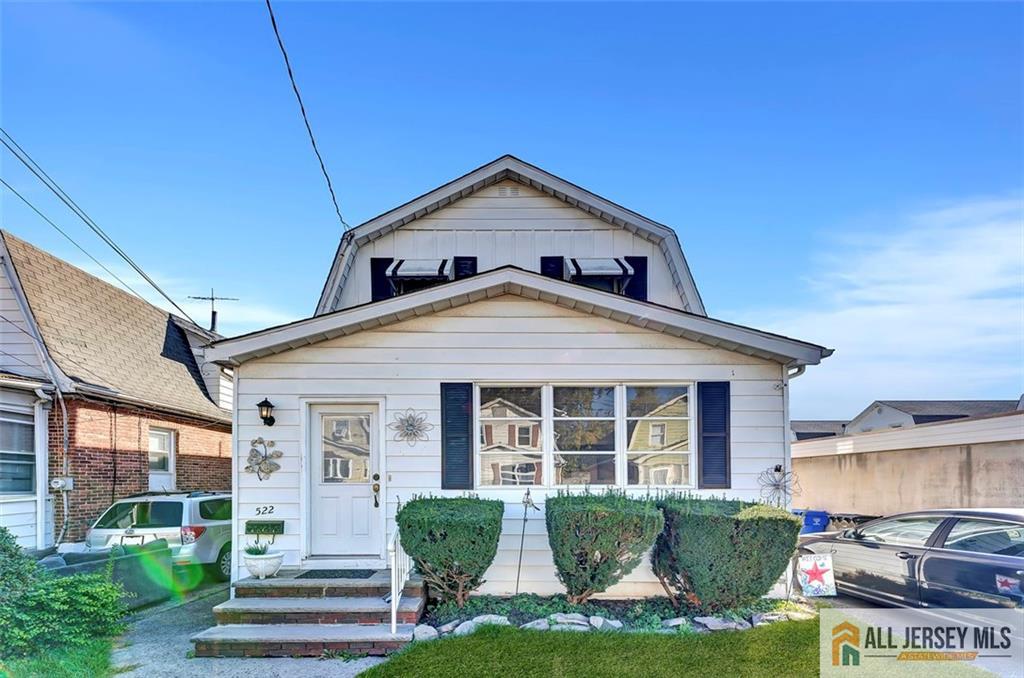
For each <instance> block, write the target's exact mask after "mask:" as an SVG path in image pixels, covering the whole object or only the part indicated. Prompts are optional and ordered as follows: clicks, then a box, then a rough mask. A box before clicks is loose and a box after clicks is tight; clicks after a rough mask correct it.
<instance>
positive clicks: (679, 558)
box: [651, 496, 800, 612]
mask: <svg viewBox="0 0 1024 678" xmlns="http://www.w3.org/2000/svg"><path fill="white" fill-rule="evenodd" d="M658 506H659V508H661V510H662V511H663V512H664V514H665V529H664V530H663V531H662V533H661V534H660V535H659V536H658V539H657V541H656V542H655V546H654V552H653V554H652V556H651V565H652V567H653V569H654V573H655V574H656V575H657V576H658V579H660V580H661V584H662V586H664V587H665V591H666V593H668V595H669V598H671V599H672V601H673V604H674V605H676V607H677V609H678V608H679V607H680V606H683V605H685V606H687V607H691V608H695V609H699V610H701V611H705V612H718V611H721V610H725V609H730V608H735V607H740V606H743V605H748V604H750V603H751V602H753V601H755V600H756V599H758V598H759V597H761V596H763V595H764V594H765V593H767V592H768V591H769V590H770V589H771V587H772V585H773V584H774V583H775V582H776V580H778V578H779V576H780V575H781V574H782V573H783V571H784V570H785V569H786V565H787V564H788V562H789V559H790V557H792V555H793V552H794V551H795V550H796V544H797V535H798V534H799V533H800V521H799V519H797V518H796V517H795V516H793V515H792V514H790V513H789V512H788V511H785V510H783V509H780V508H775V507H772V506H767V505H764V504H750V503H744V502H739V501H728V500H725V499H699V498H696V497H692V496H671V497H664V498H662V499H660V500H659V501H658Z"/></svg>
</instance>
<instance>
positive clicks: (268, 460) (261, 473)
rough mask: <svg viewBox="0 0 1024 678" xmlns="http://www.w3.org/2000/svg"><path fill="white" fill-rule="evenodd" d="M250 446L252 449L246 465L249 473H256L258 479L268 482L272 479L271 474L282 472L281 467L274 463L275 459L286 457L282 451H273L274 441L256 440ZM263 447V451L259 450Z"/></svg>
mask: <svg viewBox="0 0 1024 678" xmlns="http://www.w3.org/2000/svg"><path fill="white" fill-rule="evenodd" d="M250 444H251V445H252V449H250V450H249V459H248V460H247V463H246V465H245V470H246V471H247V472H249V473H255V474H256V477H257V478H259V479H260V480H266V479H267V478H269V477H270V474H271V473H273V472H274V471H279V470H281V465H280V464H278V463H277V462H276V461H274V459H280V458H281V457H283V456H284V453H283V452H281V450H275V449H273V447H274V441H273V440H264V439H263V438H254V439H253V440H252V442H251V443H250ZM261 447H262V448H263V450H262V451H260V449H259V448H261Z"/></svg>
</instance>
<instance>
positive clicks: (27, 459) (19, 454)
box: [0, 410, 36, 494]
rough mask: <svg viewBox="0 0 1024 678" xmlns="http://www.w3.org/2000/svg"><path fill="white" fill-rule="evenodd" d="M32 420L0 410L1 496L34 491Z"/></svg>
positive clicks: (33, 434)
mask: <svg viewBox="0 0 1024 678" xmlns="http://www.w3.org/2000/svg"><path fill="white" fill-rule="evenodd" d="M34 421H35V420H34V419H33V417H32V415H30V414H20V413H18V412H8V411H6V410H0V494H15V493H17V494H21V493H33V492H35V490H36V488H35V478H36V455H35V445H34V443H33V439H34V437H35V423H34Z"/></svg>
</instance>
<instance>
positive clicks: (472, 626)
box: [452, 619, 479, 636]
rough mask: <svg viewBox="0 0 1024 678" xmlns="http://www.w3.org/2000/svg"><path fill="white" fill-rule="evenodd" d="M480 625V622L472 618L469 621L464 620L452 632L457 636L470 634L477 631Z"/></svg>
mask: <svg viewBox="0 0 1024 678" xmlns="http://www.w3.org/2000/svg"><path fill="white" fill-rule="evenodd" d="M478 627H479V624H477V623H476V622H475V621H473V620H472V619H470V620H469V621H464V622H462V623H461V624H459V625H458V626H456V627H455V630H454V631H452V633H453V634H455V635H456V636H468V635H469V634H471V633H473V631H476V630H477V628H478Z"/></svg>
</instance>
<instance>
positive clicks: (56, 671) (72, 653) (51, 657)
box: [0, 640, 113, 678]
mask: <svg viewBox="0 0 1024 678" xmlns="http://www.w3.org/2000/svg"><path fill="white" fill-rule="evenodd" d="M112 673H113V671H112V670H111V668H110V641H109V640H95V641H92V642H90V643H88V644H86V645H84V646H82V647H79V648H73V649H71V648H69V649H62V650H49V651H47V653H46V654H45V656H41V657H27V658H25V659H7V660H0V676H2V677H3V678H105V677H106V676H110V675H111V674H112Z"/></svg>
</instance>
